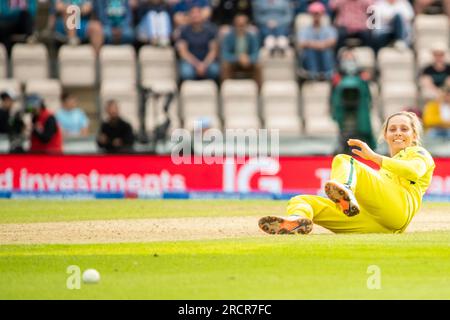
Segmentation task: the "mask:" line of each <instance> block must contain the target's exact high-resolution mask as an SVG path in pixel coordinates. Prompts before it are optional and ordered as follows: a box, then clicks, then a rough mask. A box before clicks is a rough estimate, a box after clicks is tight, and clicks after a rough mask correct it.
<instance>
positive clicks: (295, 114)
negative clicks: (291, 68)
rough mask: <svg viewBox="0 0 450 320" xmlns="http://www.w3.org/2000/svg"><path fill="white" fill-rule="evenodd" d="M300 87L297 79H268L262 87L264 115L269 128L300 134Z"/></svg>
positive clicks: (266, 125)
mask: <svg viewBox="0 0 450 320" xmlns="http://www.w3.org/2000/svg"><path fill="white" fill-rule="evenodd" d="M298 99H299V89H298V84H297V82H296V81H266V82H264V83H263V85H262V88H261V100H262V115H263V119H264V123H265V127H266V128H267V129H278V130H280V132H281V133H282V134H284V133H293V134H300V133H301V130H302V123H301V119H300V113H299V100H298Z"/></svg>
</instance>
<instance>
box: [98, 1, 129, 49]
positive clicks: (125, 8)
mask: <svg viewBox="0 0 450 320" xmlns="http://www.w3.org/2000/svg"><path fill="white" fill-rule="evenodd" d="M95 4H96V7H95V13H96V15H97V17H98V19H99V20H100V22H101V24H102V26H103V33H104V37H105V42H106V43H114V44H131V43H133V42H134V30H133V23H132V22H133V19H132V12H131V8H130V6H129V4H128V0H97V1H95Z"/></svg>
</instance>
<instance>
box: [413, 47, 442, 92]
mask: <svg viewBox="0 0 450 320" xmlns="http://www.w3.org/2000/svg"><path fill="white" fill-rule="evenodd" d="M431 52H432V54H433V62H432V64H430V65H428V66H427V67H425V68H424V69H423V70H422V72H421V75H420V78H419V83H420V87H421V89H422V94H423V96H424V97H425V98H427V99H436V98H438V97H439V95H440V88H441V87H442V86H443V85H444V84H450V64H448V63H447V62H446V57H445V56H446V53H447V47H446V45H445V44H443V43H436V44H435V45H434V46H433V48H432V49H431Z"/></svg>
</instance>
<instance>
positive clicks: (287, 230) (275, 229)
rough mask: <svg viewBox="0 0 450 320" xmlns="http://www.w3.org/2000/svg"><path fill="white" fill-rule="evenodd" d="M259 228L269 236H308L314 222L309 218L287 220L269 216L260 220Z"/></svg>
mask: <svg viewBox="0 0 450 320" xmlns="http://www.w3.org/2000/svg"><path fill="white" fill-rule="evenodd" d="M258 225H259V228H260V229H261V230H262V231H264V232H265V233H268V234H308V233H310V232H311V231H312V228H313V222H312V221H311V220H310V219H307V218H299V219H297V220H286V219H283V218H281V217H274V216H267V217H263V218H261V219H259V222H258Z"/></svg>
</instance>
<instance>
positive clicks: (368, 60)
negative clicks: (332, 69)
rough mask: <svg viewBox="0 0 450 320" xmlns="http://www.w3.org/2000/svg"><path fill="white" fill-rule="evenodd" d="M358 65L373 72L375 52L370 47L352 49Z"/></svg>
mask: <svg viewBox="0 0 450 320" xmlns="http://www.w3.org/2000/svg"><path fill="white" fill-rule="evenodd" d="M353 54H354V55H355V57H356V61H357V62H358V65H359V66H360V67H362V68H363V69H366V70H368V71H370V72H371V73H373V71H374V70H375V52H374V51H373V49H372V48H370V47H356V48H354V49H353Z"/></svg>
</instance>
